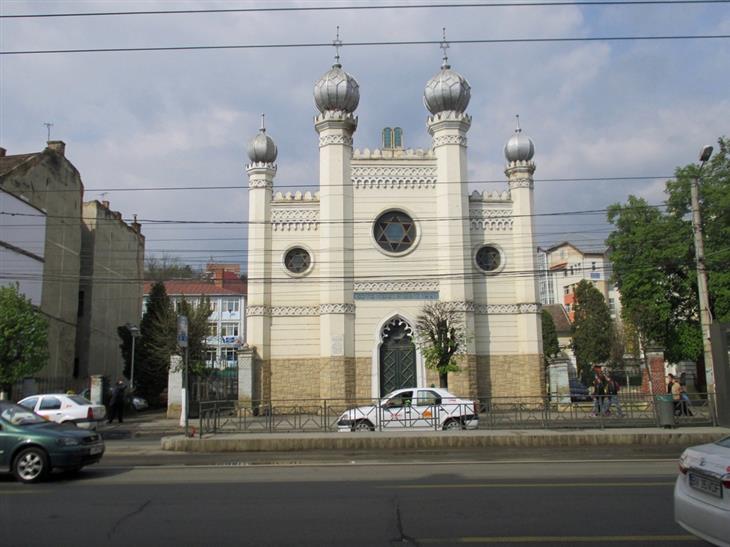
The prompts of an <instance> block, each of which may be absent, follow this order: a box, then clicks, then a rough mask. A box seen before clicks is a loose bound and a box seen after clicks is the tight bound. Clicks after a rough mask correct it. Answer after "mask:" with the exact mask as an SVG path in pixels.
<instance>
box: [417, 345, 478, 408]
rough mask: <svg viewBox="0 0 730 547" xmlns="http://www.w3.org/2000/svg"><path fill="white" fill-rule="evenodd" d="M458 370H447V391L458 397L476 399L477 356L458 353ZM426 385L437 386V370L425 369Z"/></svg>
mask: <svg viewBox="0 0 730 547" xmlns="http://www.w3.org/2000/svg"><path fill="white" fill-rule="evenodd" d="M456 360H457V361H458V363H459V368H460V369H461V370H459V372H449V377H448V383H449V388H448V389H449V391H450V392H451V393H453V394H454V395H456V396H458V397H464V398H465V399H476V398H477V397H478V378H477V356H476V355H459V356H457V357H456ZM426 385H427V386H435V387H439V373H438V371H437V370H434V369H430V368H427V369H426Z"/></svg>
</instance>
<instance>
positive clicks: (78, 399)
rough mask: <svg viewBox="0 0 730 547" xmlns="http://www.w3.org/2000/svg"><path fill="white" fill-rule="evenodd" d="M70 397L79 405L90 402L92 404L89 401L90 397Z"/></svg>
mask: <svg viewBox="0 0 730 547" xmlns="http://www.w3.org/2000/svg"><path fill="white" fill-rule="evenodd" d="M68 398H69V399H71V400H72V401H73V402H74V403H76V404H77V405H90V404H92V403H91V401H89V400H88V399H84V398H83V397H82V396H81V395H69V396H68Z"/></svg>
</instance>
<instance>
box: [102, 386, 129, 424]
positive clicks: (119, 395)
mask: <svg viewBox="0 0 730 547" xmlns="http://www.w3.org/2000/svg"><path fill="white" fill-rule="evenodd" d="M126 389H127V384H125V383H124V380H123V379H122V378H119V380H117V383H116V385H115V386H114V387H113V388H112V397H111V399H109V419H108V420H107V423H108V424H110V423H112V422H113V421H114V418H115V417H116V418H117V419H118V420H119V423H120V424H121V423H122V422H124V392H125V390H126Z"/></svg>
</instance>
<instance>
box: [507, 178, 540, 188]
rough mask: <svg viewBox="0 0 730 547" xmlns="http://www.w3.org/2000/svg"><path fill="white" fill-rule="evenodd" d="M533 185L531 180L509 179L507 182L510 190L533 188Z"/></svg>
mask: <svg viewBox="0 0 730 547" xmlns="http://www.w3.org/2000/svg"><path fill="white" fill-rule="evenodd" d="M534 187H535V184H534V182H533V180H532V179H531V178H519V179H511V180H510V181H509V188H510V190H512V189H514V188H530V189H532V188H534Z"/></svg>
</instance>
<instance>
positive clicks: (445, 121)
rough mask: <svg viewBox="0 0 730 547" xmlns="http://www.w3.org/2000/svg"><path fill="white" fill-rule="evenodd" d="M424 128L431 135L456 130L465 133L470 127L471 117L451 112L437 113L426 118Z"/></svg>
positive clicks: (462, 113)
mask: <svg viewBox="0 0 730 547" xmlns="http://www.w3.org/2000/svg"><path fill="white" fill-rule="evenodd" d="M426 126H427V127H428V132H429V133H430V134H431V135H433V134H434V133H436V132H438V131H441V130H442V129H458V130H460V131H463V132H464V133H466V132H467V131H469V128H470V127H471V116H469V114H465V113H464V112H456V111H453V110H450V111H446V112H439V113H438V114H434V115H433V116H429V117H428V120H426Z"/></svg>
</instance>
